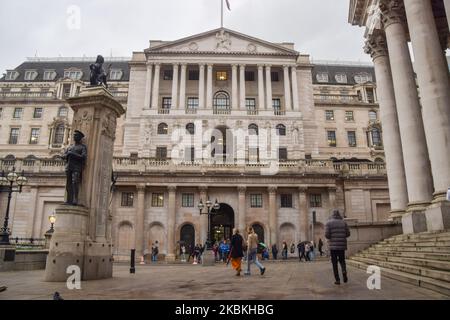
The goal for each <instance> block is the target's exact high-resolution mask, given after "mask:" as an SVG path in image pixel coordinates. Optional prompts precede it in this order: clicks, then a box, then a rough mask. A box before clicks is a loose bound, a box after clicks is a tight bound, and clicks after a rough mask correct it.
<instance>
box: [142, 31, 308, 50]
mask: <svg viewBox="0 0 450 320" xmlns="http://www.w3.org/2000/svg"><path fill="white" fill-rule="evenodd" d="M145 52H146V53H185V54H187V53H190V54H195V53H220V54H227V53H233V54H239V53H240V54H253V55H290V56H292V55H293V56H296V55H298V54H299V53H298V52H297V51H295V50H292V49H289V48H286V47H283V46H282V45H279V44H274V43H271V42H267V41H264V40H261V39H257V38H254V37H251V36H247V35H244V34H241V33H238V32H236V31H233V30H229V29H226V28H219V29H215V30H211V31H208V32H205V33H202V34H198V35H194V36H190V37H187V38H183V39H180V40H176V41H171V42H165V43H163V44H160V45H157V46H155V47H151V48H149V49H147V50H145Z"/></svg>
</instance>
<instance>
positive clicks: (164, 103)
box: [162, 97, 172, 109]
mask: <svg viewBox="0 0 450 320" xmlns="http://www.w3.org/2000/svg"><path fill="white" fill-rule="evenodd" d="M171 106H172V98H169V97H165V98H163V99H162V108H163V109H170V107H171Z"/></svg>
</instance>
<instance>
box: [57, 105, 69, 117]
mask: <svg viewBox="0 0 450 320" xmlns="http://www.w3.org/2000/svg"><path fill="white" fill-rule="evenodd" d="M68 115H69V109H68V108H67V107H59V109H58V117H60V118H66V117H67V116H68Z"/></svg>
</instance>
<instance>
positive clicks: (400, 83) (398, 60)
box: [380, 0, 432, 233]
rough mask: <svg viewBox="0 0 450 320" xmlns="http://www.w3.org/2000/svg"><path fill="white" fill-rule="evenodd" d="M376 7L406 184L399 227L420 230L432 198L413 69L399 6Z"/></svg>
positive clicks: (390, 3)
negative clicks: (383, 34)
mask: <svg viewBox="0 0 450 320" xmlns="http://www.w3.org/2000/svg"><path fill="white" fill-rule="evenodd" d="M380 9H381V10H382V13H383V23H384V26H385V31H386V39H387V44H388V48H389V58H390V62H391V69H392V78H393V83H394V92H395V99H396V102H397V114H398V119H399V126H400V136H401V141H402V150H403V160H404V165H405V175H406V185H407V188H408V200H409V204H408V210H407V211H408V213H407V214H405V215H404V216H403V218H402V222H403V223H402V225H403V231H404V233H411V232H422V231H426V221H425V214H424V211H425V208H426V206H427V205H428V204H429V203H430V201H431V198H432V179H431V171H430V165H429V160H428V156H427V155H428V149H427V144H426V140H425V132H424V130H423V122H422V114H421V110H420V104H419V97H418V93H417V88H416V82H415V80H414V70H413V66H412V62H411V57H410V54H409V48H408V43H407V39H406V33H405V28H404V25H403V18H404V15H403V7H402V5H401V4H399V3H398V1H389V0H384V1H383V2H382V3H381V4H380Z"/></svg>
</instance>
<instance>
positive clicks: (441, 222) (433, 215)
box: [425, 200, 450, 231]
mask: <svg viewBox="0 0 450 320" xmlns="http://www.w3.org/2000/svg"><path fill="white" fill-rule="evenodd" d="M425 218H426V224H427V229H428V231H442V230H449V229H450V201H445V200H444V201H439V202H433V203H432V204H431V205H430V206H429V207H428V208H427V210H426V211H425Z"/></svg>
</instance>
